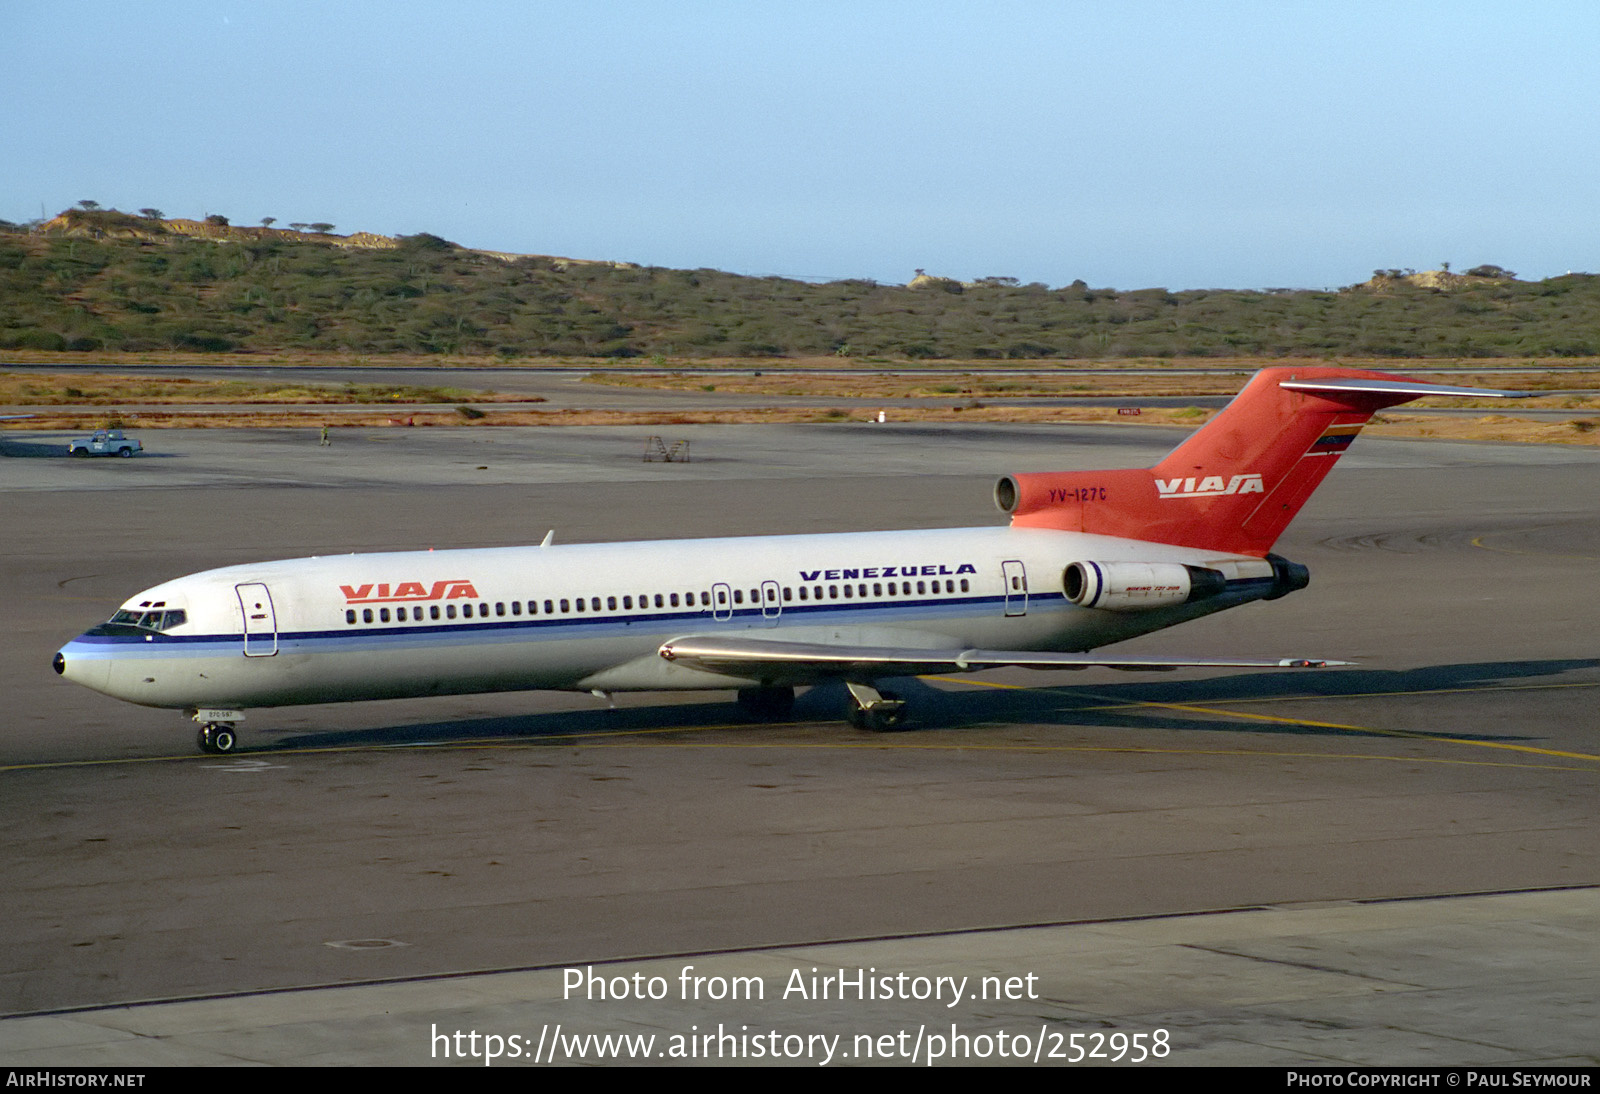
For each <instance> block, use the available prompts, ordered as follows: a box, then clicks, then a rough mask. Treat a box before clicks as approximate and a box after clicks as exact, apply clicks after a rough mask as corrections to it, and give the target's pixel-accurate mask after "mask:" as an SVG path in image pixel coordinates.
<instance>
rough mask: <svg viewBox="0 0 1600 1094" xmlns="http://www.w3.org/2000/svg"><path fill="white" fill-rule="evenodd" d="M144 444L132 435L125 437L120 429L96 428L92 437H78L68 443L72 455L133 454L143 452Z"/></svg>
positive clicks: (69, 452) (68, 450)
mask: <svg viewBox="0 0 1600 1094" xmlns="http://www.w3.org/2000/svg"><path fill="white" fill-rule="evenodd" d="M143 451H144V445H142V444H140V443H139V442H138V441H137V440H135V439H134V438H132V437H124V436H123V435H122V430H120V429H101V430H96V431H95V434H94V436H92V437H77V438H75V439H73V441H72V442H71V443H70V444H68V445H67V453H68V454H69V455H72V456H123V457H127V456H132V455H133V454H134V453H135V452H143Z"/></svg>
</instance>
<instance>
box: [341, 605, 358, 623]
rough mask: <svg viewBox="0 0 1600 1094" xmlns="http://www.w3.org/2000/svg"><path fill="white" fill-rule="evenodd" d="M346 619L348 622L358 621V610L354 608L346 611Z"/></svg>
mask: <svg viewBox="0 0 1600 1094" xmlns="http://www.w3.org/2000/svg"><path fill="white" fill-rule="evenodd" d="M344 621H345V622H346V623H354V622H355V621H356V610H355V609H354V608H351V609H350V610H349V611H347V612H345V613H344Z"/></svg>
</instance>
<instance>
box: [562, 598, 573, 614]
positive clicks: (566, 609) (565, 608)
mask: <svg viewBox="0 0 1600 1094" xmlns="http://www.w3.org/2000/svg"><path fill="white" fill-rule="evenodd" d="M571 610H572V607H571V605H570V604H569V603H568V602H567V601H566V600H562V601H561V614H563V615H565V614H566V613H567V612H570V611H571Z"/></svg>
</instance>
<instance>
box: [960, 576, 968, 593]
mask: <svg viewBox="0 0 1600 1094" xmlns="http://www.w3.org/2000/svg"><path fill="white" fill-rule="evenodd" d="M961 591H962V592H967V591H968V590H967V579H966V578H962V579H961Z"/></svg>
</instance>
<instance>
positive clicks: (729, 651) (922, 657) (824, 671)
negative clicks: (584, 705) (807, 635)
mask: <svg viewBox="0 0 1600 1094" xmlns="http://www.w3.org/2000/svg"><path fill="white" fill-rule="evenodd" d="M659 653H660V655H661V657H663V658H664V659H666V660H668V661H672V662H676V663H679V664H684V665H688V666H691V667H693V668H698V669H704V670H705V671H707V672H715V673H721V674H723V675H726V676H739V677H744V678H749V679H773V680H794V681H801V680H809V679H818V678H825V677H837V678H842V679H850V680H872V679H875V678H877V677H884V676H920V675H923V674H926V673H934V672H977V671H979V670H980V669H996V668H1008V667H1015V668H1029V669H1087V668H1109V669H1122V670H1124V671H1129V672H1166V671H1170V670H1172V669H1181V668H1212V669H1274V668H1285V669H1288V668H1322V667H1326V666H1336V665H1349V664H1352V663H1353V662H1349V661H1324V660H1313V659H1310V658H1299V657H1282V658H1269V659H1263V658H1248V657H1181V658H1174V657H1107V656H1105V655H1104V654H1099V653H1054V652H1047V651H1046V652H1040V651H1024V650H978V649H964V650H927V649H894V648H891V647H882V646H831V645H826V644H823V643H817V642H771V641H767V640H764V639H759V638H742V637H740V638H732V637H725V636H722V635H705V636H699V635H693V636H689V637H686V638H675V639H673V640H672V641H670V642H666V643H663V644H662V646H661V649H660V650H659Z"/></svg>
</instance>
